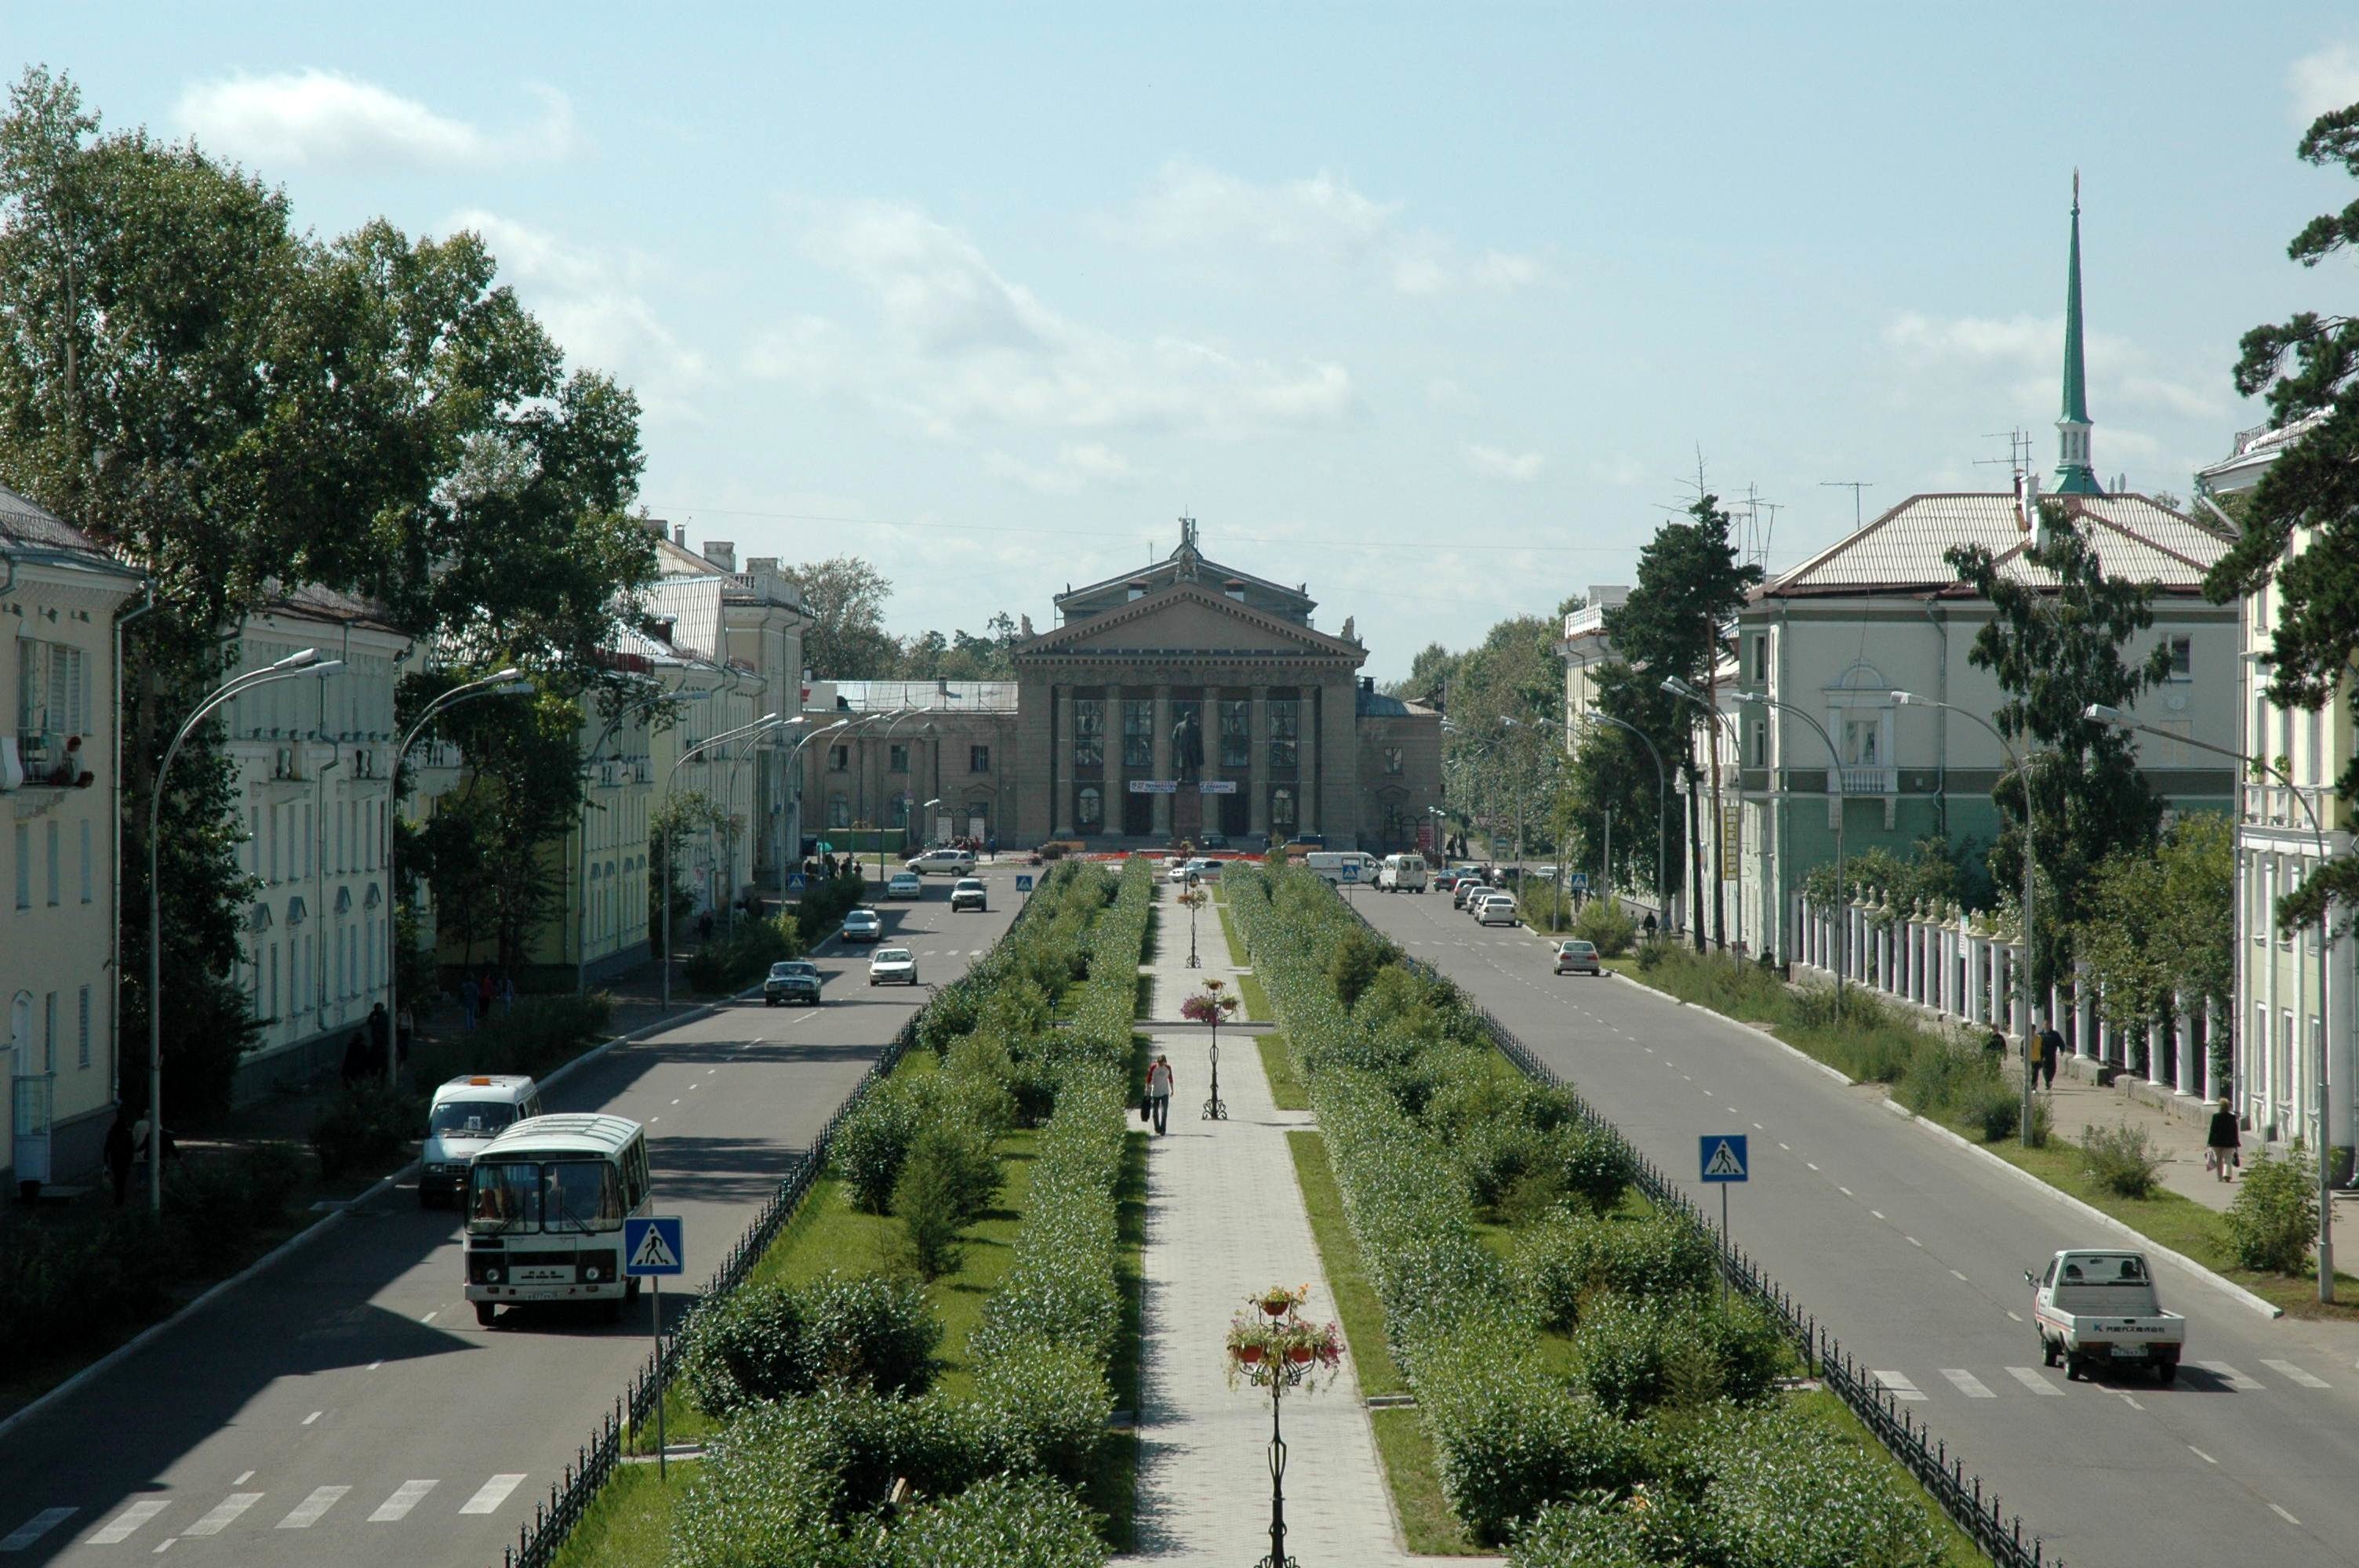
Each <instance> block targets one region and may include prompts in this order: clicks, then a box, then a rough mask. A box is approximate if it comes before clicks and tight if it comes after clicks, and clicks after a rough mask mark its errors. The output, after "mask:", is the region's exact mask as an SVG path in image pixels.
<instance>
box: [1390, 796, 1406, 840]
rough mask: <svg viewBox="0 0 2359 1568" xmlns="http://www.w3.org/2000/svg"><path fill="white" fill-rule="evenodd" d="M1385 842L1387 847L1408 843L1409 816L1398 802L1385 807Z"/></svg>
mask: <svg viewBox="0 0 2359 1568" xmlns="http://www.w3.org/2000/svg"><path fill="white" fill-rule="evenodd" d="M1385 842H1386V844H1387V845H1391V844H1406V843H1407V842H1408V813H1407V812H1406V811H1404V810H1402V809H1401V807H1400V805H1399V803H1397V802H1394V803H1392V804H1389V805H1387V806H1386V807H1385Z"/></svg>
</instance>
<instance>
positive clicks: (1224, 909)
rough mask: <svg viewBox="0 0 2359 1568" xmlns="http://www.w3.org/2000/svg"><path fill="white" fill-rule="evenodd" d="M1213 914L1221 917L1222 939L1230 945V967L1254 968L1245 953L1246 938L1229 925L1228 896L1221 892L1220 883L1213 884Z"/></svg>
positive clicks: (1250, 958)
mask: <svg viewBox="0 0 2359 1568" xmlns="http://www.w3.org/2000/svg"><path fill="white" fill-rule="evenodd" d="M1212 913H1213V914H1218V915H1219V916H1220V917H1221V938H1222V940H1223V941H1225V942H1226V943H1228V945H1229V963H1230V966H1231V967H1232V968H1239V969H1245V968H1252V967H1253V958H1252V957H1250V956H1249V955H1248V954H1247V953H1246V952H1245V938H1244V937H1242V936H1240V935H1237V928H1236V927H1235V926H1234V925H1231V924H1230V923H1229V900H1228V895H1227V894H1225V893H1223V892H1221V887H1220V884H1219V883H1218V882H1215V883H1213V884H1212Z"/></svg>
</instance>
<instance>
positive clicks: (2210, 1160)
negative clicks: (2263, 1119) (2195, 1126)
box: [2203, 1095, 2238, 1182]
mask: <svg viewBox="0 0 2359 1568" xmlns="http://www.w3.org/2000/svg"><path fill="white" fill-rule="evenodd" d="M2237 1143H2238V1139H2237V1137H2236V1113H2235V1112H2234V1111H2233V1110H2230V1109H2229V1108H2228V1097H2227V1096H2226V1095H2222V1096H2221V1097H2220V1108H2219V1109H2218V1110H2215V1111H2213V1112H2212V1128H2211V1130H2210V1131H2208V1132H2206V1133H2205V1134H2204V1135H2203V1164H2204V1166H2205V1168H2206V1169H2208V1170H2210V1171H2212V1172H2214V1173H2217V1174H2218V1176H2219V1178H2220V1179H2221V1180H2222V1181H2223V1182H2233V1181H2234V1180H2235V1179H2236V1176H2235V1166H2236V1162H2237V1154H2236V1147H2237Z"/></svg>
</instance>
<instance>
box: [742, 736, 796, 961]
mask: <svg viewBox="0 0 2359 1568" xmlns="http://www.w3.org/2000/svg"><path fill="white" fill-rule="evenodd" d="M808 723H810V719H806V718H804V717H803V716H802V715H801V714H799V713H797V714H794V715H791V716H789V717H788V718H784V719H780V718H777V717H775V716H774V717H773V718H772V719H771V720H770V722H768V723H766V724H756V726H755V728H754V731H753V733H752V734H750V735H747V736H745V737H744V738H743V739H742V740H740V741H738V742H737V743H736V745H735V748H734V750H733V751H732V752H730V753H729V756H728V759H727V764H728V769H729V771H728V772H727V773H724V774H723V775H722V777H723V780H724V783H723V785H722V790H723V801H722V816H723V817H724V818H725V817H726V816H728V814H729V806H728V803H729V802H730V801H733V800H734V799H736V798H737V769H738V768H739V767H740V766H741V765H742V764H743V763H744V762H745V759H746V758H747V757H749V756H752V755H753V754H754V752H756V751H757V750H759V749H760V747H761V744H762V741H763V738H764V737H765V736H768V735H772V734H775V733H777V731H778V730H791V729H793V728H794V727H795V726H796V725H798V724H808ZM745 815H746V818H747V820H746V824H745V828H746V836H747V839H748V841H749V842H750V841H751V838H752V835H753V821H752V818H753V815H754V813H753V797H752V796H751V795H748V796H747V797H746V812H745ZM721 842H722V845H723V848H726V849H729V860H730V863H729V868H728V878H729V881H730V882H731V883H732V884H733V891H732V892H730V895H729V915H728V922H727V924H728V927H729V929H730V930H732V931H734V930H736V929H737V894H736V892H734V883H735V881H736V879H737V866H736V850H735V849H734V847H733V846H731V845H730V843H729V840H728V838H727V836H726V835H723V838H722V840H721ZM746 873H747V877H748V880H749V881H751V878H752V873H753V863H752V860H751V859H750V851H749V859H748V860H747V862H746ZM752 885H754V886H756V887H758V886H759V885H760V884H759V883H753V884H752Z"/></svg>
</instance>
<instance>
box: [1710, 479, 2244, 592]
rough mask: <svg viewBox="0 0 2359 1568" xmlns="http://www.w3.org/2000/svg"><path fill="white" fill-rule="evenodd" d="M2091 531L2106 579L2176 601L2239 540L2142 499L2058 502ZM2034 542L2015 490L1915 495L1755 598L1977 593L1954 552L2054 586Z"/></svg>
mask: <svg viewBox="0 0 2359 1568" xmlns="http://www.w3.org/2000/svg"><path fill="white" fill-rule="evenodd" d="M2043 499H2045V500H2047V501H2049V502H2050V503H2054V504H2056V505H2059V506H2060V507H2062V508H2063V510H2064V514H2065V515H2066V516H2067V517H2068V518H2070V519H2071V521H2072V522H2073V524H2075V525H2076V526H2079V527H2081V528H2083V529H2085V530H2086V531H2087V533H2088V535H2089V537H2090V540H2091V542H2092V543H2093V544H2094V545H2095V546H2096V550H2097V558H2098V559H2099V560H2100V561H2101V562H2103V563H2104V568H2105V570H2106V572H2107V573H2109V574H2110V575H2112V576H2114V577H2120V578H2126V579H2130V580H2131V581H2133V582H2149V581H2151V582H2159V583H2160V584H2161V585H2162V588H2163V590H2164V591H2165V592H2169V593H2194V592H2200V591H2201V589H2202V586H2203V578H2204V574H2205V573H2207V572H2208V571H2210V570H2211V568H2212V565H2213V563H2214V562H2216V561H2218V560H2219V558H2220V557H2222V556H2223V555H2225V554H2226V553H2227V550H2228V547H2229V546H2230V544H2231V543H2233V541H2232V540H2230V539H2229V537H2228V535H2225V534H2223V533H2221V532H2219V531H2218V530H2216V529H2212V528H2209V527H2206V526H2205V525H2204V524H2201V523H2198V522H2196V521H2195V520H2194V519H2193V518H2190V517H2187V516H2183V515H2181V514H2179V513H2176V512H2173V511H2171V510H2170V509H2169V507H2167V506H2164V505H2162V504H2161V503H2158V502H2154V501H2150V500H2148V499H2147V497H2145V496H2143V495H2127V494H2125V495H2049V496H2046V497H2044V498H2043ZM2029 544H2030V537H2029V535H2028V533H2027V531H2026V529H2025V528H2024V525H2023V516H2022V513H2021V510H2020V508H2019V506H2018V503H2017V499H2016V497H2015V495H2014V493H2013V492H2009V491H1985V492H1949V493H1936V494H1929V495H1912V496H1910V497H1909V498H1908V500H1906V501H1903V502H1902V503H1900V504H1898V505H1897V506H1895V507H1893V508H1892V509H1891V510H1890V511H1888V512H1886V513H1885V514H1883V515H1882V516H1880V517H1878V518H1876V519H1875V520H1874V521H1873V522H1871V523H1868V524H1866V525H1864V527H1862V528H1860V529H1859V530H1858V531H1857V532H1856V533H1854V534H1853V535H1850V536H1849V537H1847V538H1845V539H1843V540H1842V541H1840V542H1839V543H1837V544H1835V545H1833V546H1830V547H1829V548H1827V549H1825V550H1822V551H1821V552H1820V553H1819V554H1818V555H1816V556H1813V557H1810V559H1809V560H1807V561H1804V562H1803V563H1802V564H1801V565H1800V566H1798V567H1796V568H1793V569H1792V570H1791V571H1788V572H1786V573H1784V574H1783V575H1781V576H1779V577H1777V579H1773V580H1772V581H1770V582H1769V583H1767V584H1766V585H1765V586H1763V587H1761V588H1759V589H1756V590H1755V591H1754V597H1755V598H1756V599H1799V598H1807V597H1810V596H1812V595H1819V594H1841V593H1887V592H1888V593H1934V592H1957V593H1962V594H1965V593H1971V592H1972V591H1973V590H1972V589H1968V588H1967V587H1966V586H1965V585H1964V584H1963V583H1962V582H1960V581H1959V580H1958V574H1957V572H1956V570H1955V569H1954V568H1951V565H1950V564H1949V562H1947V561H1946V560H1944V559H1942V556H1943V554H1944V552H1946V551H1947V550H1949V549H1950V547H1951V546H1954V545H1980V546H1984V548H1985V549H1987V550H1989V551H1990V552H1991V554H1992V555H1993V556H1995V557H1997V558H1998V561H1999V563H2000V567H2001V569H2002V570H2005V571H2006V572H2007V573H2008V574H2009V575H2011V576H2013V577H2014V578H2015V579H2017V580H2018V581H2022V582H2027V583H2036V584H2038V585H2040V586H2048V585H2050V584H2052V582H2053V580H2054V579H2053V578H2052V577H2051V576H2050V574H2049V573H2047V572H2043V571H2039V570H2038V569H2036V568H2033V567H2031V566H2030V565H2029V564H2027V562H2026V561H2025V560H2024V559H2023V553H2024V551H2025V549H2026V548H2027V546H2029Z"/></svg>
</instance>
